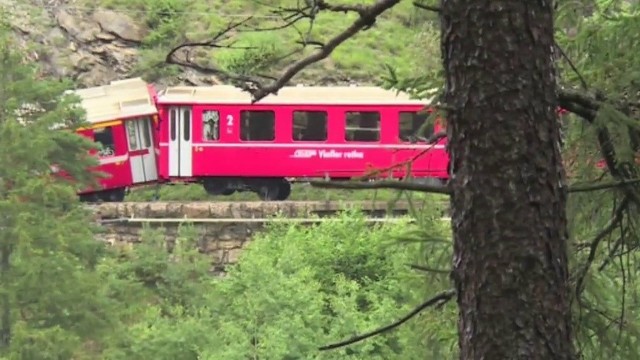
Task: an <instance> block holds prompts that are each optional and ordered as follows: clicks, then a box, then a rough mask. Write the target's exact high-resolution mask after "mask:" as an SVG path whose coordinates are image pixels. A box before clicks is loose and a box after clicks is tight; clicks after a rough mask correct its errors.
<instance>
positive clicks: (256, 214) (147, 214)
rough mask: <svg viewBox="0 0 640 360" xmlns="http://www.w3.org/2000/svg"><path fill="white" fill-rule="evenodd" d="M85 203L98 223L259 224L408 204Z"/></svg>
mask: <svg viewBox="0 0 640 360" xmlns="http://www.w3.org/2000/svg"><path fill="white" fill-rule="evenodd" d="M85 206H86V207H87V208H90V209H91V210H92V211H93V212H94V214H95V217H96V221H97V222H99V223H115V222H120V223H121V222H127V223H181V222H192V223H194V222H195V223H198V222H200V223H249V222H254V223H263V222H274V221H286V222H317V221H324V220H322V218H326V217H329V216H332V215H335V214H336V213H339V212H342V211H345V210H349V209H357V210H358V211H360V212H362V213H363V214H364V215H365V217H366V218H367V221H371V222H388V221H396V220H392V218H397V217H399V216H403V215H407V214H409V213H410V211H411V207H412V204H410V203H409V202H407V201H397V202H389V201H278V202H263V201H241V202H237V201H234V202H212V201H154V202H120V203H101V204H86V205H85ZM413 206H414V207H415V208H417V209H420V208H423V207H425V206H428V207H436V208H437V209H439V210H440V211H441V212H442V215H443V217H447V216H448V206H447V204H446V203H445V202H440V203H428V204H427V203H421V202H415V203H413ZM278 215H280V216H278ZM319 218H320V219H319ZM325 220H326V219H325Z"/></svg>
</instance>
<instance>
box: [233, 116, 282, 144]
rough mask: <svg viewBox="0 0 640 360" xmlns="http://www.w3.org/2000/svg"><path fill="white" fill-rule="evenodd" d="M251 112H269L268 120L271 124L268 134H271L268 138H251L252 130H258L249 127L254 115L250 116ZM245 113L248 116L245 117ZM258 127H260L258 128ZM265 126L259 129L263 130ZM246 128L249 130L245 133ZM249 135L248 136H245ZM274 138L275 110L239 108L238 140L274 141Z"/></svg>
mask: <svg viewBox="0 0 640 360" xmlns="http://www.w3.org/2000/svg"><path fill="white" fill-rule="evenodd" d="M251 114H269V115H270V119H269V120H270V121H271V126H270V128H271V129H270V133H269V134H268V135H271V137H270V138H260V139H252V138H251V137H252V136H251V135H254V134H253V133H252V132H253V131H259V130H254V129H251V122H252V121H254V119H256V118H254V117H252V116H251ZM245 115H249V116H248V117H246V116H245ZM255 121H260V122H264V121H265V120H264V119H262V120H255ZM259 129H260V128H259ZM263 129H265V128H261V129H260V130H263ZM247 130H249V132H248V133H247ZM247 137H249V138H247ZM275 140H276V112H275V111H274V110H248V109H243V110H240V141H244V142H274V141H275Z"/></svg>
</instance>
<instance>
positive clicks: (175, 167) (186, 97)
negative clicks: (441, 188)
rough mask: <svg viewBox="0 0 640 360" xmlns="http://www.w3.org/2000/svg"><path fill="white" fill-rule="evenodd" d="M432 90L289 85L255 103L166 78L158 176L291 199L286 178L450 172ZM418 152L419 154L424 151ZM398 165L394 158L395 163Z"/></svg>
mask: <svg viewBox="0 0 640 360" xmlns="http://www.w3.org/2000/svg"><path fill="white" fill-rule="evenodd" d="M428 104H429V101H428V100H426V99H418V100H415V99H411V98H410V97H409V96H408V95H407V94H404V93H399V94H398V93H396V92H395V91H391V90H385V89H382V88H378V87H364V86H363V87H360V86H349V87H319V86H318V87H316V86H310V87H300V86H296V87H284V88H282V89H281V90H279V91H278V94H277V95H273V94H272V95H269V96H267V97H265V98H264V99H262V100H260V101H259V102H258V103H256V104H251V98H250V95H249V94H248V93H247V92H244V91H242V90H240V89H238V88H236V87H233V86H228V85H218V86H210V87H186V86H179V87H169V88H167V89H165V90H163V91H161V92H159V93H158V95H157V98H156V105H157V107H158V113H159V117H160V126H159V133H158V141H159V148H160V160H159V177H160V178H161V179H162V181H175V180H182V181H197V182H201V183H202V184H203V185H204V187H205V189H206V190H207V191H208V192H210V193H213V194H226V195H229V194H231V193H233V192H235V191H254V192H256V193H258V194H259V196H260V197H261V198H262V199H265V200H284V199H286V198H287V197H288V196H289V194H290V182H289V180H287V179H300V178H307V179H308V178H330V179H352V178H354V177H361V176H365V175H367V174H369V173H370V172H371V171H375V170H380V169H382V170H383V171H381V172H380V173H379V174H377V176H376V177H388V176H392V177H396V178H398V177H405V176H407V175H408V174H407V170H406V169H407V167H405V166H399V165H401V164H403V163H406V162H408V161H409V160H414V161H413V163H412V165H411V175H412V176H414V177H422V178H434V179H446V178H447V165H448V156H447V154H446V151H445V141H446V140H444V139H442V140H440V141H438V143H436V144H427V143H426V138H428V137H430V135H432V134H433V133H435V132H438V131H439V130H440V129H438V128H437V126H436V127H435V128H434V126H430V127H427V129H428V130H427V132H426V133H425V134H424V138H422V139H416V138H413V139H412V137H411V135H412V133H413V132H414V131H415V130H417V129H418V128H420V126H421V125H422V124H423V123H424V122H425V120H426V119H427V114H422V113H421V112H423V111H424V110H425V106H426V105H428ZM419 155H420V156H419ZM394 166H396V167H395V168H394Z"/></svg>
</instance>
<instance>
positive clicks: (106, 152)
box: [93, 126, 117, 157]
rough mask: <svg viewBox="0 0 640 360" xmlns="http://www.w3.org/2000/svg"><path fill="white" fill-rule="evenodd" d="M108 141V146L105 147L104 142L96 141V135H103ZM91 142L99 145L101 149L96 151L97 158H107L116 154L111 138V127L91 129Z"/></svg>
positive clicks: (113, 140) (114, 143) (113, 141)
mask: <svg viewBox="0 0 640 360" xmlns="http://www.w3.org/2000/svg"><path fill="white" fill-rule="evenodd" d="M105 133H106V135H105V136H106V137H108V139H110V145H106V144H105V142H103V141H102V140H100V139H98V136H97V135H100V134H105ZM93 141H94V142H95V143H98V144H100V146H101V149H98V156H100V157H107V156H114V155H115V154H116V150H117V149H116V142H115V137H114V136H113V126H105V127H99V128H94V129H93Z"/></svg>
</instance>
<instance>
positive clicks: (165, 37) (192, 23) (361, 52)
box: [83, 0, 440, 83]
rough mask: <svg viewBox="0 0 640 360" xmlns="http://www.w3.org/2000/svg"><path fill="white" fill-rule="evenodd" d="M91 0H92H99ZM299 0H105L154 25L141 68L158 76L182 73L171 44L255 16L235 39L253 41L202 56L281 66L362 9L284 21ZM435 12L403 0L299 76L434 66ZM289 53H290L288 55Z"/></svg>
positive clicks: (234, 65)
mask: <svg viewBox="0 0 640 360" xmlns="http://www.w3.org/2000/svg"><path fill="white" fill-rule="evenodd" d="M83 1H86V3H85V6H87V7H91V6H96V4H98V3H97V2H92V1H88V0H83ZM298 2H300V3H304V2H303V1H298V0H269V1H263V0H260V1H258V0H255V1H246V0H227V1H216V0H103V1H102V2H101V3H99V4H100V5H99V6H101V7H106V8H109V9H112V10H114V11H117V12H119V13H122V14H127V15H129V16H131V17H134V18H135V19H136V20H137V19H139V20H140V21H141V22H144V24H145V25H146V26H148V28H149V29H150V33H149V35H148V36H147V38H146V40H145V43H144V45H143V47H144V52H143V56H142V58H141V59H140V64H139V66H138V69H137V74H139V75H142V76H144V77H145V78H147V79H148V80H156V79H159V78H162V77H165V76H167V75H171V74H174V73H175V72H176V71H178V69H176V68H170V67H166V66H160V64H161V63H162V62H163V60H164V57H165V56H166V53H167V50H168V49H170V48H171V47H172V46H175V45H177V44H180V43H182V42H184V41H202V40H209V39H211V36H212V34H216V33H218V32H219V31H220V30H221V29H223V28H225V27H226V26H227V25H228V24H229V23H230V22H237V21H241V20H243V19H246V18H247V17H249V16H252V17H253V18H252V19H251V20H250V21H248V22H247V24H246V26H243V27H241V28H239V29H238V31H235V32H234V33H233V34H232V35H231V37H230V38H229V40H228V41H226V42H223V43H222V44H223V45H224V44H229V43H230V42H233V43H234V46H236V47H241V48H250V49H248V50H245V49H215V51H201V52H198V53H197V54H196V55H195V56H197V58H198V59H199V63H203V64H209V65H213V66H217V67H219V68H221V69H223V70H226V71H232V72H235V73H249V74H258V73H261V74H277V73H278V71H279V70H281V69H283V68H284V67H285V66H286V65H288V64H290V63H291V62H292V60H294V59H297V58H300V57H301V56H304V55H308V54H309V53H310V52H311V51H313V50H314V48H313V47H312V46H308V47H307V49H305V50H304V51H301V52H300V53H297V54H295V55H293V56H290V57H286V55H287V54H290V53H292V52H294V51H295V50H296V49H299V48H300V47H301V46H300V45H299V44H297V43H296V42H300V41H302V40H303V38H306V40H312V41H320V42H325V41H326V40H328V39H329V38H331V37H333V36H335V35H336V34H337V33H339V32H341V31H342V30H343V29H345V28H347V27H348V26H349V25H350V24H351V23H352V22H353V20H354V19H355V18H356V16H357V15H355V14H343V13H324V12H323V13H320V14H318V15H317V17H316V18H315V20H314V21H313V26H311V27H310V23H311V22H310V21H309V20H307V19H305V20H303V21H299V22H296V23H295V26H291V27H287V28H284V29H277V30H272V31H267V30H263V29H273V28H279V27H282V26H283V25H284V24H286V23H287V22H288V21H289V19H290V18H292V17H294V14H293V13H292V12H282V11H281V10H282V9H284V8H296V7H297V4H298ZM371 2H372V0H341V1H340V3H341V4H357V3H360V4H363V3H364V4H367V3H371ZM433 16H434V15H433V14H430V13H428V12H426V11H424V10H419V9H417V8H415V7H413V5H412V4H411V2H408V1H405V2H401V3H400V4H399V5H397V6H396V7H395V8H394V9H392V10H391V11H390V12H388V13H387V14H385V15H384V16H383V17H382V18H380V19H379V20H378V21H377V22H376V24H375V26H374V27H373V28H371V29H370V30H368V31H365V32H363V33H361V34H359V35H358V36H357V37H355V38H353V39H351V40H348V41H347V42H346V43H344V44H343V45H342V46H341V47H339V48H338V49H336V51H335V52H334V53H333V54H332V56H331V57H330V58H329V59H326V60H325V61H323V62H322V63H321V64H318V65H316V66H313V67H310V68H309V69H307V71H305V72H304V73H303V74H300V76H298V77H297V78H295V79H294V80H297V81H303V82H306V83H311V82H321V83H332V82H339V81H346V80H355V81H357V82H359V83H377V82H379V81H380V77H381V75H383V74H384V73H385V72H386V69H385V64H388V65H390V66H392V67H393V68H395V69H397V70H398V71H399V72H400V73H407V72H412V73H413V72H415V71H416V69H420V70H421V71H424V69H430V68H431V69H433V68H436V67H437V64H438V63H439V61H440V59H439V49H438V44H437V38H436V36H437V33H436V32H435V31H433V30H430V29H429V27H428V26H427V24H428V21H429V19H430V18H432V17H433ZM283 57H284V59H283Z"/></svg>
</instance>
